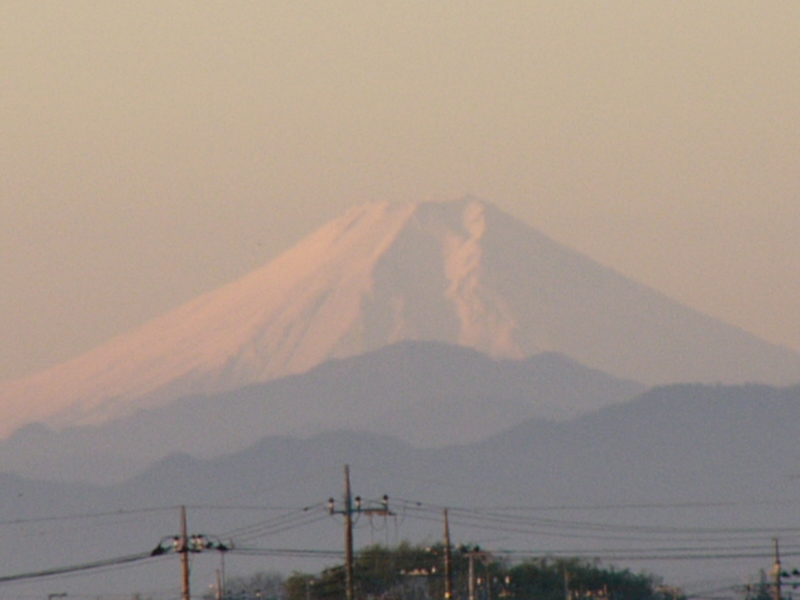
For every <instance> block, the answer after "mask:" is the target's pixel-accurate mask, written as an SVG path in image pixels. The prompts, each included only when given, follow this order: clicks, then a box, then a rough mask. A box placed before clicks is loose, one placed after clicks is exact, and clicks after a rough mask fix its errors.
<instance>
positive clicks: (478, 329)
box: [0, 197, 800, 436]
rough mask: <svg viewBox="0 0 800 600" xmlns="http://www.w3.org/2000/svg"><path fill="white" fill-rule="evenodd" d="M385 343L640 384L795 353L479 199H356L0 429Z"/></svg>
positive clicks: (766, 375)
mask: <svg viewBox="0 0 800 600" xmlns="http://www.w3.org/2000/svg"><path fill="white" fill-rule="evenodd" d="M400 341H421V342H440V343H446V344H453V345H458V346H464V347H469V348H473V349H476V350H478V351H480V352H482V353H484V354H486V355H488V356H490V357H493V358H498V359H500V358H502V359H523V358H526V357H531V356H533V355H536V354H539V353H544V352H555V353H560V354H562V355H565V356H567V357H569V358H571V359H573V360H575V361H577V362H579V363H581V364H583V365H585V366H587V367H589V368H592V369H596V370H600V371H603V372H606V373H608V374H610V375H613V376H614V377H618V378H623V379H626V380H634V381H638V382H641V383H643V384H646V385H655V384H666V383H673V382H706V383H708V382H723V383H731V384H733V383H743V382H764V383H770V384H777V385H785V384H791V383H797V382H798V381H800V355H798V354H796V353H793V352H791V351H790V350H788V349H784V348H781V347H779V346H775V345H772V344H769V343H767V342H765V341H763V340H760V339H759V338H757V337H755V336H753V335H751V334H749V333H747V332H745V331H742V330H739V329H737V328H735V327H732V326H730V325H727V324H725V323H722V322H721V321H718V320H716V319H713V318H711V317H708V316H705V315H703V314H701V313H699V312H696V311H694V310H692V309H690V308H687V307H685V306H683V305H681V304H679V303H678V302H675V301H673V300H671V299H669V298H668V297H666V296H664V295H663V294H661V293H659V292H656V291H654V290H652V289H650V288H648V287H646V286H644V285H641V284H639V283H636V282H634V281H631V280H629V279H627V278H625V277H624V276H622V275H620V274H619V273H617V272H615V271H613V270H612V269H610V268H607V267H604V266H602V265H600V264H598V263H596V262H594V261H592V260H591V259H589V258H587V257H584V256H582V255H580V254H578V253H577V252H574V251H572V250H570V249H568V248H565V247H563V246H561V245H559V244H558V243H556V242H554V241H553V240H551V239H549V238H548V237H546V236H545V235H543V234H541V233H539V232H537V231H535V230H534V229H531V228H530V227H528V226H526V225H524V224H522V223H521V222H519V221H517V220H515V219H514V218H513V217H511V216H509V215H508V214H505V213H503V212H501V211H500V210H498V209H497V208H495V207H494V206H492V205H491V204H489V203H486V202H484V201H481V200H478V199H475V198H471V197H467V198H463V199H459V200H456V201H450V202H409V203H390V202H374V203H368V204H365V205H362V206H357V207H355V208H352V209H351V210H349V211H348V212H346V213H345V214H344V215H342V216H341V217H339V218H337V219H335V220H334V221H332V222H330V223H328V224H327V225H324V226H323V227H322V228H320V229H319V230H317V231H316V232H314V233H312V234H311V235H309V236H308V237H307V238H305V239H304V240H302V241H301V242H300V243H299V244H297V245H296V246H295V247H294V248H292V249H290V250H288V251H287V252H285V253H284V254H283V255H281V256H279V257H278V258H276V259H274V260H273V261H271V262H270V263H268V264H267V265H265V266H264V267H262V268H260V269H259V270H256V271H254V272H252V273H250V274H249V275H247V276H245V277H243V278H242V279H240V280H238V281H234V282H232V283H230V284H228V285H226V286H224V287H222V288H220V289H218V290H215V291H212V292H209V293H207V294H205V295H203V296H200V297H199V298H197V299H195V300H193V301H191V302H189V303H188V304H185V305H183V306H181V307H178V308H177V309H175V310H173V311H171V312H169V313H167V314H165V315H163V316H161V317H159V318H157V319H155V320H153V321H151V322H149V323H147V324H145V325H144V326H142V327H141V328H139V329H136V330H134V331H132V332H129V333H125V334H122V335H119V336H117V337H115V338H113V339H112V340H110V341H109V342H107V343H105V344H104V345H102V346H100V347H99V348H97V349H95V350H93V351H91V352H89V353H87V354H85V355H83V356H80V357H78V358H75V359H73V360H71V361H69V362H67V363H64V364H62V365H58V366H56V367H54V368H51V369H49V370H47V371H44V372H42V373H40V374H36V375H33V376H30V377H28V378H25V379H21V380H17V381H12V382H7V383H5V384H3V385H1V386H0V435H2V436H8V435H10V434H11V433H12V432H14V431H16V430H17V429H19V428H20V427H22V426H23V425H26V424H30V423H36V422H41V423H44V424H46V425H48V426H50V427H53V428H56V429H60V428H63V427H72V426H80V425H92V424H101V423H105V422H108V421H111V420H114V419H118V418H121V417H124V416H128V415H131V414H133V413H135V412H137V411H140V410H144V409H150V408H156V407H160V406H164V405H165V404H167V403H168V402H170V401H172V400H175V399H178V398H182V397H187V396H192V395H213V394H220V393H223V392H226V391H231V390H235V389H238V388H241V387H243V386H246V385H251V384H254V383H262V382H266V381H270V380H274V379H277V378H281V377H285V376H288V375H296V374H300V373H304V372H307V371H308V370H310V369H312V368H313V367H315V366H317V365H320V364H322V363H324V362H325V361H328V360H330V359H334V358H347V357H352V356H358V355H361V354H364V353H366V352H369V351H374V350H377V349H380V348H382V347H384V346H388V345H390V344H393V343H396V342H400Z"/></svg>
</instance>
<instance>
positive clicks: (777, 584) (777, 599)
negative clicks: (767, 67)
mask: <svg viewBox="0 0 800 600" xmlns="http://www.w3.org/2000/svg"><path fill="white" fill-rule="evenodd" d="M773 542H775V566H774V569H775V589H774V590H773V592H774V600H781V554H780V551H779V549H778V538H775V539H774V540H773Z"/></svg>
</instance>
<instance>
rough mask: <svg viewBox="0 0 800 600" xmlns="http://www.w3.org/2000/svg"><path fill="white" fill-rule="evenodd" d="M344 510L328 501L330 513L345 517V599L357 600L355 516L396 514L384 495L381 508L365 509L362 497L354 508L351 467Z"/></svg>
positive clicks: (346, 477)
mask: <svg viewBox="0 0 800 600" xmlns="http://www.w3.org/2000/svg"><path fill="white" fill-rule="evenodd" d="M343 499H344V508H343V509H342V510H335V509H334V500H333V498H329V499H328V512H329V513H330V514H332V515H334V514H341V515H344V563H345V564H344V579H345V599H346V600H355V583H354V578H353V514H361V513H364V514H370V515H383V516H390V515H393V514H394V513H392V512H390V511H389V496H387V495H386V494H384V496H383V499H382V501H381V508H369V507H367V508H363V507H362V506H361V496H356V497H355V507H354V506H353V496H352V493H351V491H350V465H345V466H344V498H343Z"/></svg>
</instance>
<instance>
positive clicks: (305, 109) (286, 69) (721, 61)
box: [0, 0, 800, 379]
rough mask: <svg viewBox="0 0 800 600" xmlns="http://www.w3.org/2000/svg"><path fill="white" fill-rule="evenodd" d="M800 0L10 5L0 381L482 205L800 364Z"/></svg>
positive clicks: (3, 27) (5, 5) (0, 114)
mask: <svg viewBox="0 0 800 600" xmlns="http://www.w3.org/2000/svg"><path fill="white" fill-rule="evenodd" d="M799 31H800V2H797V1H796V0H785V1H783V2H777V1H776V2H755V1H752V2H745V1H742V0H727V1H725V2H697V1H696V0H685V1H680V0H669V1H666V0H665V1H663V2H651V1H646V0H633V1H630V2H613V1H611V2H602V3H601V2H590V1H586V2H569V1H563V2H552V1H551V0H547V1H534V0H528V1H525V2H496V3H489V2H474V1H470V0H442V1H440V2H429V1H413V0H404V1H403V2H361V1H354V0H340V1H337V2H315V3H311V2H308V3H303V2H296V1H294V0H292V1H271V2H256V1H253V2H236V1H226V2H204V1H202V0H192V1H188V0H186V1H184V2H169V1H164V0H159V1H153V2H149V1H143V0H136V1H128V2H123V1H115V2H106V1H96V2H79V1H71V2H62V1H60V0H56V1H52V0H37V2H28V1H25V0H20V1H16V2H15V1H12V0H5V1H2V0H0V285H2V288H0V379H7V378H13V377H17V376H21V375H24V374H27V373H31V372H33V371H36V370H38V369H41V368H44V367H47V366H49V365H52V364H54V363H57V362H60V361H62V360H65V359H67V358H70V357H72V356H75V355H77V354H80V353H82V352H84V351H86V350H88V349H90V348H92V347H94V346H95V345H97V344H99V343H100V342H102V341H104V340H105V339H107V338H108V337H110V336H112V335H114V334H115V333H119V332H121V331H124V330H127V329H130V328H132V327H134V326H136V325H138V324H140V323H142V322H143V321H144V320H146V319H148V318H150V317H153V316H156V315H158V314H161V313H163V312H164V311H166V310H168V309H169V308H172V307H174V306H176V305H177V304H179V303H181V302H183V301H185V300H188V299H190V298H192V297H194V296H195V295H197V294H199V293H200V292H203V291H206V290H209V289H212V288H214V287H216V286H218V285H220V284H222V283H224V282H227V281H229V280H231V279H233V278H235V277H237V276H239V275H241V274H243V273H245V272H247V271H249V270H251V269H253V268H255V267H257V266H259V265H261V264H263V263H264V262H266V261H267V260H269V259H270V258H272V257H273V256H275V255H276V254H277V253H278V252H279V251H281V250H283V249H285V248H287V247H288V246H290V245H291V244H292V243H293V242H295V241H297V240H298V239H299V238H300V237H301V236H303V235H305V234H306V233H308V232H310V231H311V230H312V229H314V228H315V227H316V226H318V225H320V224H321V223H323V222H324V221H326V220H328V219H330V218H332V217H334V216H337V215H338V214H339V213H341V212H342V211H343V210H345V209H346V208H348V207H349V206H351V205H353V204H355V203H359V202H363V201H366V200H375V199H390V200H417V199H430V198H453V197H457V196H461V195H463V194H465V193H468V192H469V193H473V194H475V195H477V196H479V197H482V198H484V199H486V200H489V201H491V202H494V203H495V204H496V205H498V206H499V207H501V208H502V209H504V210H506V211H508V212H510V213H511V214H513V215H515V216H517V217H519V218H520V219H522V220H523V221H525V222H526V223H528V224H529V225H531V226H533V227H536V228H537V229H539V230H541V231H543V232H545V233H547V234H549V235H550V236H551V237H553V238H555V239H556V240H558V241H560V242H562V243H564V244H566V245H568V246H571V247H573V248H575V249H577V250H580V251H582V252H584V253H585V254H587V255H589V256H591V257H593V258H595V259H596V260H599V261H600V262H602V263H604V264H607V265H610V266H613V267H614V268H616V269H617V270H619V271H621V272H622V273H625V274H626V275H629V276H631V277H633V278H635V279H637V280H639V281H642V282H644V283H647V284H649V285H651V286H652V287H654V288H656V289H658V290H661V291H663V292H665V293H667V294H669V295H671V296H673V297H674V298H676V299H678V300H681V301H683V302H684V303H686V304H688V305H690V306H692V307H694V308H697V309H699V310H701V311H703V312H705V313H707V314H711V315H714V316H717V317H719V318H721V319H723V320H725V321H727V322H729V323H732V324H735V325H738V326H740V327H742V328H744V329H747V330H749V331H751V332H753V333H755V334H757V335H760V336H762V337H763V338H765V339H768V340H770V341H772V342H776V343H779V344H783V345H785V346H788V347H791V348H794V349H795V350H798V351H800V318H798V317H797V316H796V313H797V309H798V307H800V283H798V279H800V277H799V276H800V243H798V241H797V240H796V239H795V238H796V236H797V232H798V231H800V35H798V32H799Z"/></svg>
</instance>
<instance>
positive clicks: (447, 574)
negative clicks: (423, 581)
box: [444, 508, 453, 600]
mask: <svg viewBox="0 0 800 600" xmlns="http://www.w3.org/2000/svg"><path fill="white" fill-rule="evenodd" d="M451 559H452V557H451V555H450V522H449V521H448V519H447V509H446V508H445V509H444V600H450V599H451V598H452V596H453V571H452V560H451Z"/></svg>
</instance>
